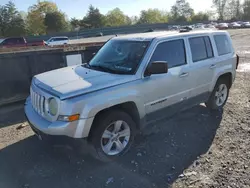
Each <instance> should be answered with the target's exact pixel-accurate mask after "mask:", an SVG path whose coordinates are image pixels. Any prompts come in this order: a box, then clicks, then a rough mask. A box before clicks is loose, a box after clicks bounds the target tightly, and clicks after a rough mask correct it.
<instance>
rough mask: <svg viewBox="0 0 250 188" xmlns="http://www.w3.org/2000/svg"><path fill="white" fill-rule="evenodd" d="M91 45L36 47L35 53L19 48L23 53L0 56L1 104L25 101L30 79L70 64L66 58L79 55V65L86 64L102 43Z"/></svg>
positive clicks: (16, 52) (9, 53)
mask: <svg viewBox="0 0 250 188" xmlns="http://www.w3.org/2000/svg"><path fill="white" fill-rule="evenodd" d="M91 45H92V46H90V44H89V45H85V46H81V48H79V46H74V45H73V46H68V47H63V48H61V49H58V48H49V49H46V48H45V49H43V50H41V48H39V47H37V49H35V50H34V49H21V50H22V51H14V52H13V51H12V52H8V53H7V52H5V53H2V54H0V88H1V91H0V105H3V104H9V103H13V102H16V101H20V100H24V99H25V98H26V97H27V96H28V95H29V88H30V84H31V79H32V77H33V76H34V75H37V74H40V73H43V72H47V71H50V70H54V69H58V68H62V67H66V66H68V65H69V64H72V62H67V61H69V60H68V59H69V58H67V57H68V56H73V55H78V56H80V57H81V62H80V63H82V62H88V61H89V60H90V59H91V58H92V54H93V53H94V52H97V51H98V50H99V49H100V45H101V44H98V43H95V44H91ZM12 50H13V49H12ZM15 50H17V49H15ZM73 61H74V60H73ZM73 64H75V63H74V62H73Z"/></svg>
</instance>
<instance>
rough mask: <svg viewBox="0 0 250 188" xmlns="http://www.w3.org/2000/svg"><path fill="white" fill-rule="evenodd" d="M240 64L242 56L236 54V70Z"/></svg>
mask: <svg viewBox="0 0 250 188" xmlns="http://www.w3.org/2000/svg"><path fill="white" fill-rule="evenodd" d="M239 63H240V56H239V55H237V54H236V69H237V68H238V65H239Z"/></svg>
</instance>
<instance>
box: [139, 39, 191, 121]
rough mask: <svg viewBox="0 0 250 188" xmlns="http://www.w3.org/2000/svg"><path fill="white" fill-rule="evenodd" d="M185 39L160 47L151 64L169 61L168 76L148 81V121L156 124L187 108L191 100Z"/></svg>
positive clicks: (171, 41) (145, 98)
mask: <svg viewBox="0 0 250 188" xmlns="http://www.w3.org/2000/svg"><path fill="white" fill-rule="evenodd" d="M185 49H186V48H185V41H184V39H176V40H168V41H164V42H161V43H159V44H157V46H156V48H155V50H154V53H153V55H152V57H151V59H150V62H149V63H151V62H154V61H166V62H167V63H168V67H169V70H168V73H166V74H155V75H151V76H150V77H145V78H144V84H143V85H144V90H143V91H144V106H145V111H146V114H147V116H146V117H147V121H148V122H152V121H155V120H158V119H161V118H164V117H166V116H170V115H172V114H174V113H176V111H178V110H180V109H182V108H183V107H185V104H186V100H187V99H188V98H189V83H190V82H189V64H188V63H187V59H186V50H185Z"/></svg>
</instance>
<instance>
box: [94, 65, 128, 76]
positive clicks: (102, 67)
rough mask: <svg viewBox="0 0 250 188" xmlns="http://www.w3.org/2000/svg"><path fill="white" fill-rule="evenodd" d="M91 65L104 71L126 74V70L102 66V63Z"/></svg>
mask: <svg viewBox="0 0 250 188" xmlns="http://www.w3.org/2000/svg"><path fill="white" fill-rule="evenodd" d="M90 66H91V68H93V69H96V70H99V71H103V72H108V73H113V74H126V72H124V71H119V70H115V69H112V68H110V67H106V66H101V65H90Z"/></svg>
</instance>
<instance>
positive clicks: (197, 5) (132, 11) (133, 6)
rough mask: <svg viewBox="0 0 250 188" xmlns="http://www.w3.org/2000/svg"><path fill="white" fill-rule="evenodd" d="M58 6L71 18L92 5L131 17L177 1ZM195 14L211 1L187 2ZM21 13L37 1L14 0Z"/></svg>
mask: <svg viewBox="0 0 250 188" xmlns="http://www.w3.org/2000/svg"><path fill="white" fill-rule="evenodd" d="M8 1H9V0H0V5H3V4H6V3H7V2H8ZM51 1H53V2H55V3H56V4H57V6H58V7H59V9H60V10H62V11H63V12H65V13H66V14H67V15H68V17H69V18H72V17H76V18H82V17H83V16H84V15H85V14H86V12H87V10H88V7H89V5H90V4H92V5H93V6H95V7H97V8H99V9H100V11H101V13H103V14H106V13H107V12H108V11H109V10H111V9H114V8H116V7H118V8H120V9H121V10H122V11H123V12H124V13H125V14H127V15H129V16H134V15H139V14H140V11H141V10H146V9H149V8H158V9H160V10H168V11H169V10H170V8H171V6H172V5H173V4H174V3H175V1H176V0H51ZM187 1H188V2H189V3H190V4H191V6H192V8H193V9H194V10H195V12H198V11H205V10H209V9H211V6H212V1H211V0H187ZM12 2H14V3H15V4H16V6H17V8H18V9H19V10H21V11H27V9H28V7H29V6H31V5H33V4H35V3H36V2H37V0H12Z"/></svg>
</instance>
